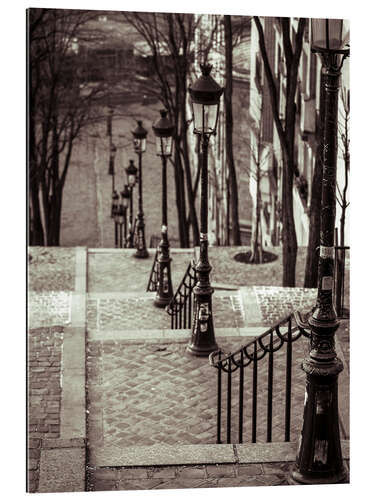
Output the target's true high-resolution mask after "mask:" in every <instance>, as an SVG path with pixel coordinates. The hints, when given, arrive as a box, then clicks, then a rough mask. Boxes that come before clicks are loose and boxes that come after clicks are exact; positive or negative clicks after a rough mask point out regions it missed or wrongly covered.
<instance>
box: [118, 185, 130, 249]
mask: <svg viewBox="0 0 375 500" xmlns="http://www.w3.org/2000/svg"><path fill="white" fill-rule="evenodd" d="M129 198H130V190H129V187H128V186H127V185H126V184H125V185H124V190H123V191H121V205H120V248H124V247H125V246H126V245H125V242H126V236H127V234H126V229H127V225H126V222H127V211H128V206H129Z"/></svg>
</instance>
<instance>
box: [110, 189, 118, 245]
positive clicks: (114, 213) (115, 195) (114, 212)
mask: <svg viewBox="0 0 375 500" xmlns="http://www.w3.org/2000/svg"><path fill="white" fill-rule="evenodd" d="M119 199H120V197H119V195H118V193H117V191H113V192H112V206H111V218H112V219H114V223H115V247H116V248H117V245H118V213H119Z"/></svg>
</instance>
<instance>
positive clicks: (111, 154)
mask: <svg viewBox="0 0 375 500" xmlns="http://www.w3.org/2000/svg"><path fill="white" fill-rule="evenodd" d="M116 151H117V148H116V146H115V145H114V144H111V148H110V150H109V168H108V175H112V192H113V191H114V190H115V156H116Z"/></svg>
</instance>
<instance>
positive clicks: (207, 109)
mask: <svg viewBox="0 0 375 500" xmlns="http://www.w3.org/2000/svg"><path fill="white" fill-rule="evenodd" d="M218 111H219V104H198V103H196V102H193V114H194V128H195V132H196V133H198V134H212V133H213V132H215V129H216V121H217V115H218Z"/></svg>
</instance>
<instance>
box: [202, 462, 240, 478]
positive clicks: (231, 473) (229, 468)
mask: <svg viewBox="0 0 375 500" xmlns="http://www.w3.org/2000/svg"><path fill="white" fill-rule="evenodd" d="M206 471H207V477H235V475H236V472H235V468H234V466H233V465H223V464H221V465H220V466H219V465H207V466H206Z"/></svg>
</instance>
